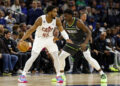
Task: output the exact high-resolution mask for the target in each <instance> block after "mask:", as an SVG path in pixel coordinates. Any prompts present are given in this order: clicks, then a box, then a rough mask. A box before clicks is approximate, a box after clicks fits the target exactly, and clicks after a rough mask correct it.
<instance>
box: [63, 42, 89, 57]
mask: <svg viewBox="0 0 120 86" xmlns="http://www.w3.org/2000/svg"><path fill="white" fill-rule="evenodd" d="M89 47H90V46H89V44H88V46H87V49H88V48H89ZM87 49H86V50H87ZM63 50H64V51H66V52H68V53H70V54H71V55H72V56H74V55H75V54H76V53H77V52H78V51H81V47H80V46H79V45H76V44H71V43H66V44H65V46H64V47H63Z"/></svg>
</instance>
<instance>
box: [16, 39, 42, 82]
mask: <svg viewBox="0 0 120 86" xmlns="http://www.w3.org/2000/svg"><path fill="white" fill-rule="evenodd" d="M38 40H39V39H38ZM40 42H42V41H40ZM43 48H44V44H43V43H41V44H39V41H35V42H34V44H33V48H32V52H31V57H30V58H29V59H28V61H27V62H26V64H25V67H24V69H23V73H22V75H21V76H20V77H19V79H18V81H19V82H22V83H27V80H26V78H25V76H26V73H27V72H28V70H29V69H30V67H31V66H32V64H33V62H34V61H35V60H36V58H37V57H38V55H39V53H40V51H41V50H42V49H43Z"/></svg>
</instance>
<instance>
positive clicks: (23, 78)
mask: <svg viewBox="0 0 120 86" xmlns="http://www.w3.org/2000/svg"><path fill="white" fill-rule="evenodd" d="M18 82H20V83H27V80H26V77H25V76H24V75H20V76H19V79H18Z"/></svg>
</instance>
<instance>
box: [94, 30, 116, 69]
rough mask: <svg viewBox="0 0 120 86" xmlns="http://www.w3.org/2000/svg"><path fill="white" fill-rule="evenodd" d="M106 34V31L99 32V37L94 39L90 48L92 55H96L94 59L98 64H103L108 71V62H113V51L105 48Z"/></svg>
mask: <svg viewBox="0 0 120 86" xmlns="http://www.w3.org/2000/svg"><path fill="white" fill-rule="evenodd" d="M106 36H107V35H106V32H102V33H101V34H100V37H99V38H97V39H96V40H94V44H93V47H92V48H93V52H94V55H95V56H96V57H97V58H96V59H97V60H98V62H99V63H100V65H102V66H104V70H105V71H110V70H109V66H110V64H113V61H114V53H111V52H110V51H109V50H107V49H106V41H105V39H106ZM95 56H94V58H95Z"/></svg>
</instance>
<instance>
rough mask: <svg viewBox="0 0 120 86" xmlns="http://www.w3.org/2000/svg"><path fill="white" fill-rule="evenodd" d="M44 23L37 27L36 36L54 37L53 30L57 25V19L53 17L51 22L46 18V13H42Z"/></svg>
mask: <svg viewBox="0 0 120 86" xmlns="http://www.w3.org/2000/svg"><path fill="white" fill-rule="evenodd" d="M41 18H42V24H41V26H38V27H37V29H36V33H35V36H36V37H45V38H46V37H53V31H54V29H55V27H56V19H53V20H52V22H51V23H48V22H47V20H46V15H42V16H41Z"/></svg>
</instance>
